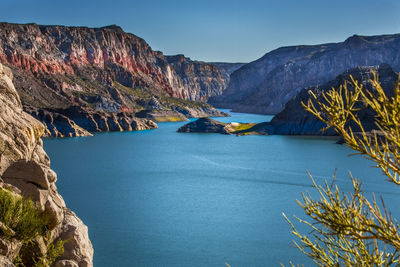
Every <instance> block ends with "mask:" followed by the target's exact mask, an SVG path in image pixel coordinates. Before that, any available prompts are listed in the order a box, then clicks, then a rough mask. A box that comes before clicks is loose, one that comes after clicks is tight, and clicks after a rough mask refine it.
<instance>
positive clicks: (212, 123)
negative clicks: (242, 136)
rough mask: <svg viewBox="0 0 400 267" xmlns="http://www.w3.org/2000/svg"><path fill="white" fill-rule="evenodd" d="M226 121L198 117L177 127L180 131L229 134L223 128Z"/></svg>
mask: <svg viewBox="0 0 400 267" xmlns="http://www.w3.org/2000/svg"><path fill="white" fill-rule="evenodd" d="M226 125H227V124H226V123H222V122H219V121H216V120H213V119H210V118H200V119H197V120H196V121H193V122H190V123H188V124H185V125H183V126H182V127H180V128H179V129H178V132H180V133H222V134H229V132H228V131H227V130H226V129H225V127H226Z"/></svg>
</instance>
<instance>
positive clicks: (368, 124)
mask: <svg viewBox="0 0 400 267" xmlns="http://www.w3.org/2000/svg"><path fill="white" fill-rule="evenodd" d="M372 72H376V73H377V74H378V75H379V81H380V83H381V86H382V88H383V89H384V91H385V93H386V94H387V95H388V96H393V88H394V86H395V83H396V82H397V79H398V74H397V73H396V72H394V71H393V69H392V68H391V67H390V66H389V65H388V64H381V65H380V66H377V67H358V68H354V69H351V70H349V71H347V72H345V73H343V74H341V75H339V76H337V77H336V79H334V80H332V81H330V82H328V83H326V84H324V85H322V86H317V87H309V88H305V89H303V90H301V91H300V93H299V94H298V95H297V96H296V97H294V98H293V99H292V100H290V101H289V102H288V103H287V104H286V106H285V108H284V110H283V111H281V112H280V113H278V114H277V115H275V116H274V118H273V119H272V120H271V122H270V123H268V124H267V125H266V126H265V127H263V128H262V129H261V130H260V131H262V132H264V133H266V134H283V135H336V133H335V132H334V130H332V129H328V130H327V131H321V129H322V128H324V127H325V126H326V125H325V124H323V123H322V122H321V121H319V120H318V119H317V118H316V117H315V116H313V115H312V114H310V113H309V112H307V111H305V110H304V108H303V107H302V105H301V102H303V103H306V102H307V101H308V99H309V98H310V94H309V91H310V90H312V91H313V92H314V93H315V94H316V95H317V96H320V95H321V92H323V91H326V90H329V89H331V88H332V87H333V88H339V86H341V85H342V84H344V82H345V81H350V75H351V76H353V78H354V79H355V80H357V81H359V82H360V83H362V84H363V85H364V87H365V88H366V89H368V90H370V91H372V92H373V91H374V89H373V88H372V86H371V84H370V79H372V78H373V75H372ZM347 84H348V88H349V89H350V90H351V88H352V87H351V83H350V82H348V83H347ZM358 116H359V118H360V120H361V121H362V122H363V126H364V128H365V130H366V131H371V130H376V125H375V123H374V113H373V112H372V111H371V110H370V109H365V108H362V109H361V111H359V112H358ZM351 126H352V128H353V130H354V131H355V132H356V131H357V128H356V126H355V125H351Z"/></svg>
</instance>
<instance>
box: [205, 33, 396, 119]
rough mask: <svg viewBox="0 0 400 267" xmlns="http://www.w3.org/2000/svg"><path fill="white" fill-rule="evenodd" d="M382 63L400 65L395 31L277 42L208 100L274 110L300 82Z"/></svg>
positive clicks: (236, 107) (293, 93)
mask: <svg viewBox="0 0 400 267" xmlns="http://www.w3.org/2000/svg"><path fill="white" fill-rule="evenodd" d="M381 63H388V64H389V65H391V66H392V67H393V69H394V70H395V71H399V70H400V34H392V35H379V36H359V35H353V36H351V37H349V38H348V39H346V40H345V41H344V42H341V43H328V44H321V45H301V46H289V47H281V48H278V49H276V50H273V51H271V52H269V53H267V54H265V55H264V56H263V57H261V58H260V59H257V60H255V61H253V62H250V63H248V64H246V65H244V66H242V67H241V68H239V69H238V70H236V71H235V72H233V73H232V74H231V77H230V81H229V84H228V87H227V89H225V90H224V91H223V93H222V94H221V95H220V96H216V97H212V98H211V99H210V100H209V103H211V104H213V105H216V106H217V107H221V108H231V109H233V111H238V112H250V113H262V114H276V113H278V112H280V111H282V110H283V108H284V106H285V104H286V103H287V102H288V101H289V100H290V99H292V98H293V97H294V96H296V94H297V93H298V92H299V91H300V90H301V89H302V88H304V87H308V86H318V85H321V84H324V83H326V82H328V81H330V80H333V79H334V78H335V77H336V76H337V75H339V74H341V73H343V72H345V71H347V70H349V69H352V68H355V67H358V66H375V65H379V64H381Z"/></svg>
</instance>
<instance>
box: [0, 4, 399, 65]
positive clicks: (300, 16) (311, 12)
mask: <svg viewBox="0 0 400 267" xmlns="http://www.w3.org/2000/svg"><path fill="white" fill-rule="evenodd" d="M1 2H2V3H1V9H0V21H7V22H16V23H28V22H35V23H38V24H62V25H75V26H78V25H79V26H80V25H84V26H90V27H99V26H104V25H109V24H118V25H120V26H121V27H122V28H123V29H124V30H125V31H127V32H131V33H134V34H136V35H138V36H140V37H142V38H144V39H145V40H146V41H147V42H148V43H149V44H150V46H151V47H152V48H153V49H154V50H160V51H162V52H163V53H164V54H168V55H170V54H185V55H186V56H189V57H191V58H192V59H197V60H204V61H226V62H249V61H253V60H255V59H257V58H259V57H261V56H262V55H264V54H265V53H266V52H268V51H271V50H273V49H275V48H278V47H280V46H288V45H296V44H317V43H326V42H340V41H343V40H344V39H346V38H347V37H348V36H351V35H353V34H360V35H376V34H385V33H399V32H400V1H399V0H374V1H371V0H353V1H352V0H347V1H345V0H315V1H311V0H264V1H262V0H247V1H245V0H194V1H193V0H186V1H185V0H142V1H138V0H131V1H128V0H121V1H119V0H96V1H93V0H69V1H60V0H1Z"/></svg>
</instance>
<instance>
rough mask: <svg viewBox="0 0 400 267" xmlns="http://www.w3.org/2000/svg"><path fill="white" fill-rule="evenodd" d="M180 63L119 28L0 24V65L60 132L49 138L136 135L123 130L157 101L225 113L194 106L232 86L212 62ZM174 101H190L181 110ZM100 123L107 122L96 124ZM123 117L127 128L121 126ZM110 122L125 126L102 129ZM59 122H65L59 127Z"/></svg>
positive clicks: (32, 108) (30, 106)
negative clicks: (117, 133)
mask: <svg viewBox="0 0 400 267" xmlns="http://www.w3.org/2000/svg"><path fill="white" fill-rule="evenodd" d="M174 58H180V56H178V57H165V56H164V55H163V54H162V53H161V52H157V51H153V50H152V49H151V47H150V46H149V45H148V44H147V43H146V42H145V41H144V40H143V39H141V38H139V37H137V36H135V35H133V34H130V33H125V32H124V31H123V30H122V29H121V28H120V27H118V26H108V27H103V28H87V27H66V26H41V25H36V24H26V25H21V24H10V23H0V62H2V63H4V64H6V65H8V66H9V67H10V68H11V69H12V71H13V74H14V77H15V86H16V88H17V91H18V93H19V95H20V97H21V101H22V104H23V106H24V109H25V110H26V111H28V112H29V113H31V114H32V115H34V116H35V117H37V118H38V119H40V120H42V121H43V122H45V123H46V124H47V126H51V127H53V126H54V127H56V128H57V129H55V130H54V131H50V132H49V133H48V134H49V135H54V136H77V135H86V133H85V131H86V132H92V131H93V129H95V131H103V129H109V130H111V128H115V129H118V130H119V129H122V130H129V127H124V126H123V125H122V124H130V125H131V124H132V119H133V117H134V114H135V113H136V112H138V111H141V110H144V109H149V107H150V108H151V100H152V96H157V97H158V101H159V102H160V108H161V109H164V110H173V111H176V112H179V110H183V109H185V110H188V112H187V113H192V114H193V113H199V112H200V111H199V109H202V110H203V112H200V113H202V116H204V115H223V114H222V113H218V112H217V111H216V110H215V109H212V108H211V107H210V106H208V105H206V104H204V105H203V106H202V107H199V105H197V107H199V108H198V110H196V112H190V110H191V107H192V106H194V105H195V104H194V103H193V102H192V101H191V100H196V101H197V100H206V99H207V98H208V97H209V96H214V95H218V94H220V93H221V92H222V90H223V89H224V88H225V87H226V83H227V82H226V79H225V77H224V76H223V75H222V74H221V73H220V72H219V70H218V69H217V68H216V67H215V66H213V65H211V64H208V63H204V62H197V61H191V60H190V59H188V58H184V57H183V61H182V62H180V61H179V60H178V61H176V60H173V59H174ZM169 60H170V61H171V63H169V62H168V61H169ZM172 98H178V99H182V100H184V101H186V100H187V101H186V102H184V101H183V102H182V101H180V102H179V104H176V103H177V102H176V101H175V103H173V102H174V101H173V100H172ZM71 107H74V108H73V109H74V110H76V109H77V108H76V107H79V109H80V110H81V111H82V112H86V113H88V114H87V116H86V117H88V118H90V119H89V120H91V121H92V122H91V123H92V124H94V125H95V126H91V127H86V126H85V125H87V124H90V121H85V122H84V123H83V124H82V123H80V122H79V121H76V120H75V118H74V117H72V116H69V113H68V110H70V109H71ZM209 110H212V112H211V114H209ZM74 114H76V113H74ZM96 117H101V119H100V120H96V119H92V118H96ZM44 118H45V119H44ZM80 118H82V116H80ZM119 118H124V120H126V121H128V122H127V123H122V124H121V121H120V120H119ZM109 120H111V121H112V124H119V126H118V125H117V126H115V127H113V126H111V125H110V124H109V123H107V125H104V126H101V125H99V124H104V123H102V121H109ZM53 122H57V123H58V122H60V127H59V128H60V129H58V127H57V126H58V125H54V123H53ZM144 124H146V122H144ZM51 127H50V128H51ZM79 127H80V128H82V129H79ZM131 128H133V127H132V126H131ZM57 133H60V135H58V134H57Z"/></svg>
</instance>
